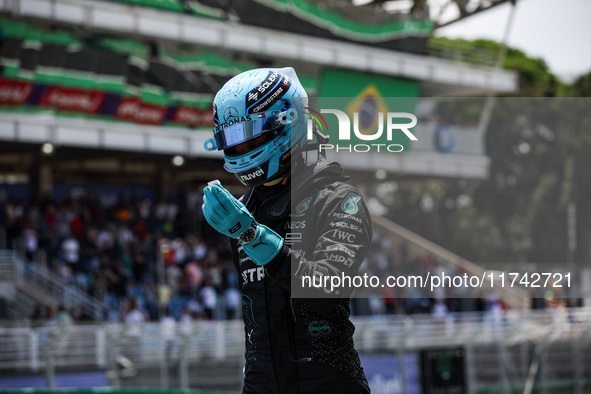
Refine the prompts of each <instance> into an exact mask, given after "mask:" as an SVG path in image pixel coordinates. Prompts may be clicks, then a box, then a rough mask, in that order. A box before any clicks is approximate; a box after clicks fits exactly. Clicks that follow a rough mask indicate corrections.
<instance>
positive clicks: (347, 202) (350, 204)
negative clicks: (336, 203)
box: [341, 193, 361, 215]
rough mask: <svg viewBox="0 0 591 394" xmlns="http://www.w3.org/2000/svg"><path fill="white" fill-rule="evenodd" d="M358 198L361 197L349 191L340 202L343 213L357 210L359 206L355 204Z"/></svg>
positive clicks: (352, 212)
mask: <svg viewBox="0 0 591 394" xmlns="http://www.w3.org/2000/svg"><path fill="white" fill-rule="evenodd" d="M359 200H361V197H359V196H358V195H356V194H354V193H349V195H348V196H347V197H345V199H344V200H343V202H342V203H341V208H342V209H343V211H344V212H345V213H348V214H351V215H353V214H355V213H357V211H358V210H359V206H358V205H357V203H358V202H359Z"/></svg>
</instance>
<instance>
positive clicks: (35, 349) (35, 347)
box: [29, 329, 39, 371]
mask: <svg viewBox="0 0 591 394" xmlns="http://www.w3.org/2000/svg"><path fill="white" fill-rule="evenodd" d="M29 346H30V347H31V354H30V362H31V370H32V371H38V370H39V337H38V336H37V332H36V331H35V330H33V329H30V330H29Z"/></svg>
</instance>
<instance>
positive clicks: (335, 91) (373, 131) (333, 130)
mask: <svg viewBox="0 0 591 394" xmlns="http://www.w3.org/2000/svg"><path fill="white" fill-rule="evenodd" d="M319 82H320V84H319V89H318V91H319V97H317V98H314V99H312V100H311V101H310V105H311V108H312V109H313V110H315V111H316V112H318V114H320V115H321V116H322V118H323V119H322V120H323V122H318V123H319V124H320V125H324V124H326V127H320V129H321V131H322V132H325V131H326V132H327V134H328V135H329V136H330V144H333V145H335V146H336V145H338V146H339V147H341V148H343V149H346V148H347V147H349V146H354V147H358V148H359V149H367V147H369V149H371V150H372V151H376V150H379V151H383V150H384V149H386V147H388V146H391V145H392V146H393V145H399V147H398V148H396V147H393V148H392V149H393V151H395V150H399V151H407V150H408V149H409V148H410V141H411V140H410V138H409V136H408V134H407V133H405V132H403V131H402V130H400V128H396V127H395V126H396V125H405V124H412V122H413V120H412V116H414V113H415V107H416V102H417V98H418V97H419V94H420V83H419V82H418V81H411V80H406V79H401V78H394V77H388V76H384V75H377V74H369V73H363V72H357V71H351V70H343V69H335V68H326V69H324V70H323V72H322V78H321V79H320V81H319ZM330 110H338V111H343V112H344V113H345V114H347V117H348V119H349V121H350V127H351V130H350V133H349V137H350V139H343V138H342V137H343V134H342V133H340V131H341V130H340V129H339V127H342V124H339V121H338V118H337V116H335V115H334V114H333V113H331V112H328V111H330ZM311 113H312V114H314V112H313V111H311ZM393 114H396V115H393ZM316 117H317V118H320V116H319V115H316ZM415 120H416V118H415ZM324 122H325V123H324ZM318 123H317V124H318ZM380 123H381V125H380ZM380 127H381V130H382V132H381V133H380V132H379V130H380ZM324 128H327V129H328V130H324ZM409 131H410V132H412V129H409ZM359 135H361V136H362V137H363V138H360V137H359ZM378 135H379V137H378ZM372 136H375V137H376V138H374V137H372Z"/></svg>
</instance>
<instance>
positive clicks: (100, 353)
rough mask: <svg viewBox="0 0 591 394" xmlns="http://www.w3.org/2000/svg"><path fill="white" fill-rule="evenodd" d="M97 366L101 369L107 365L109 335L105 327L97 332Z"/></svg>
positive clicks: (100, 327) (101, 327)
mask: <svg viewBox="0 0 591 394" xmlns="http://www.w3.org/2000/svg"><path fill="white" fill-rule="evenodd" d="M96 365H97V366H99V367H101V368H104V367H105V366H106V365H107V333H106V332H105V329H104V328H103V326H99V327H98V329H97V330H96Z"/></svg>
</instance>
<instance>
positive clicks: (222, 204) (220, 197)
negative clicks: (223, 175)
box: [201, 183, 254, 238]
mask: <svg viewBox="0 0 591 394" xmlns="http://www.w3.org/2000/svg"><path fill="white" fill-rule="evenodd" d="M201 208H202V209H203V215H204V216H205V219H206V220H207V222H208V223H209V224H210V225H211V227H213V228H215V229H216V230H217V231H219V232H220V233H222V234H225V235H227V236H228V237H232V238H238V236H240V233H242V232H243V231H244V230H246V229H247V228H248V227H250V224H251V223H252V222H253V220H254V218H253V217H252V215H251V214H250V212H248V209H246V207H245V206H244V204H242V203H241V202H240V201H238V200H237V199H236V198H235V197H234V196H233V195H231V194H230V192H228V191H227V190H226V189H224V188H223V187H222V185H220V184H219V183H214V184H213V185H211V186H206V187H205V189H203V205H202V206H201Z"/></svg>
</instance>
